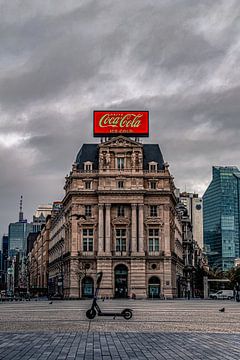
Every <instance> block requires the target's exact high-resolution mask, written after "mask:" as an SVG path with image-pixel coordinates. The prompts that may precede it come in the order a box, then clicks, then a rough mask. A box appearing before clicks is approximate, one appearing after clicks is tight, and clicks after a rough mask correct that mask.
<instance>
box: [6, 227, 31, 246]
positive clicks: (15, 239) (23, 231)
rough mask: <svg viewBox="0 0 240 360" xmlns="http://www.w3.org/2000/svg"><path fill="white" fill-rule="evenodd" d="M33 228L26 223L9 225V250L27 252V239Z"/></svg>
mask: <svg viewBox="0 0 240 360" xmlns="http://www.w3.org/2000/svg"><path fill="white" fill-rule="evenodd" d="M32 229H33V226H32V224H31V223H30V224H29V223H27V222H26V221H23V222H16V223H11V224H9V229H8V240H9V250H15V249H18V250H22V251H26V250H27V237H28V234H29V233H30V232H32Z"/></svg>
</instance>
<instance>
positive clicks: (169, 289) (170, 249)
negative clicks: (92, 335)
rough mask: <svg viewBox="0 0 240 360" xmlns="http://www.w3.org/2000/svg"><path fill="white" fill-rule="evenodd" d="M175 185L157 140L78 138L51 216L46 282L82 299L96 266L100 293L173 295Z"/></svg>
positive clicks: (177, 267)
mask: <svg viewBox="0 0 240 360" xmlns="http://www.w3.org/2000/svg"><path fill="white" fill-rule="evenodd" d="M174 189H175V186H174V182H173V177H172V175H171V173H170V171H169V168H168V164H166V163H165V162H164V160H163V156H162V153H161V150H160V148H159V145H158V144H142V143H141V142H139V141H137V140H136V141H134V140H132V139H130V138H127V137H124V136H122V135H120V136H116V137H113V138H112V139H110V140H109V139H105V141H103V139H102V142H101V143H99V144H83V145H82V147H81V149H80V151H79V153H78V154H77V157H76V161H75V163H74V164H73V166H72V170H71V172H70V175H69V176H67V177H66V183H65V197H64V198H63V200H62V206H61V208H60V209H59V211H58V212H56V214H55V215H53V216H52V220H51V229H50V242H49V281H50V282H53V283H54V281H56V282H57V283H58V284H59V285H60V287H61V288H62V291H63V292H64V297H66V298H78V297H88V296H92V295H93V291H94V288H95V285H96V284H95V279H96V273H97V272H98V271H103V279H102V285H101V292H100V295H101V296H106V297H128V296H131V295H132V294H136V296H137V297H142V298H144V297H158V298H159V297H160V296H164V297H166V298H173V297H176V296H177V278H179V277H181V276H182V275H183V267H184V264H183V249H182V227H181V222H180V220H178V221H177V220H176V218H177V217H178V214H177V211H176V204H177V199H176V197H175V194H174ZM63 276H64V279H63V278H62V277H63ZM62 281H63V283H62Z"/></svg>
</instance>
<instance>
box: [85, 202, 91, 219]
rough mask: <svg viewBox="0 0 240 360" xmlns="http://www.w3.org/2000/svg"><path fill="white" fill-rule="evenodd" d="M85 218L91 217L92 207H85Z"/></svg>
mask: <svg viewBox="0 0 240 360" xmlns="http://www.w3.org/2000/svg"><path fill="white" fill-rule="evenodd" d="M85 216H92V206H91V205H85Z"/></svg>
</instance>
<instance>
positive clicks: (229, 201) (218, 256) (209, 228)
mask: <svg viewBox="0 0 240 360" xmlns="http://www.w3.org/2000/svg"><path fill="white" fill-rule="evenodd" d="M239 217H240V171H239V169H238V168H237V167H235V166H226V167H221V166H214V167H213V172H212V181H211V183H210V185H209V186H208V188H207V190H206V192H205V194H204V196H203V229H204V246H205V249H206V251H207V255H208V261H209V265H210V267H212V268H218V269H221V270H224V271H225V270H228V269H230V268H232V267H234V261H235V259H236V258H239V255H240V254H239V242H240V219H239Z"/></svg>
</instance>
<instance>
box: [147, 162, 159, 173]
mask: <svg viewBox="0 0 240 360" xmlns="http://www.w3.org/2000/svg"><path fill="white" fill-rule="evenodd" d="M148 169H149V171H150V172H156V171H157V163H156V162H154V161H151V162H150V163H148Z"/></svg>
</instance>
